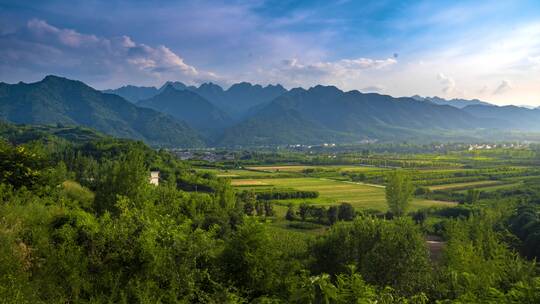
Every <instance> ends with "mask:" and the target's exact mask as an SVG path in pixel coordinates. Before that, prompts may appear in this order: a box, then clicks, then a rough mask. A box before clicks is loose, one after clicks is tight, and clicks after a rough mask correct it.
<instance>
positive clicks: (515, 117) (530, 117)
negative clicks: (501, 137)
mask: <svg viewBox="0 0 540 304" xmlns="http://www.w3.org/2000/svg"><path fill="white" fill-rule="evenodd" d="M463 110H464V111H465V112H467V113H469V114H471V115H474V116H476V117H480V118H484V119H490V120H498V121H501V122H504V125H503V126H504V128H506V129H515V130H522V131H540V109H538V108H536V109H528V108H524V107H517V106H502V107H499V106H492V105H488V106H486V105H471V106H467V107H465V108H463Z"/></svg>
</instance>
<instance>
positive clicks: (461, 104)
mask: <svg viewBox="0 0 540 304" xmlns="http://www.w3.org/2000/svg"><path fill="white" fill-rule="evenodd" d="M411 98H413V99H416V100H419V101H426V102H431V103H434V104H437V105H446V106H452V107H456V108H458V109H463V108H465V107H467V106H475V105H482V106H492V104H491V103H489V102H485V101H481V100H478V99H459V98H454V99H450V100H449V99H444V98H440V97H437V96H433V97H422V96H419V95H414V96H412V97H411Z"/></svg>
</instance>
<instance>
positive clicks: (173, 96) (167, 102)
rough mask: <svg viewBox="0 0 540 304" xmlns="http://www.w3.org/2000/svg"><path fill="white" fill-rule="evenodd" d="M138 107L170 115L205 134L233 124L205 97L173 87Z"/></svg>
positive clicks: (142, 102)
mask: <svg viewBox="0 0 540 304" xmlns="http://www.w3.org/2000/svg"><path fill="white" fill-rule="evenodd" d="M137 105H139V106H141V107H146V108H151V109H154V110H156V111H160V112H162V113H166V114H169V115H171V116H173V117H174V118H177V119H179V120H181V121H185V122H186V123H187V124H188V125H189V126H191V127H192V128H194V129H197V130H199V131H202V132H204V133H211V132H212V131H215V130H219V129H222V128H224V127H226V126H228V125H229V124H230V123H231V119H230V118H229V116H228V115H227V114H225V113H224V112H223V111H221V110H220V109H219V108H217V107H216V106H214V105H213V104H211V103H210V102H208V101H207V100H206V99H204V98H203V97H201V96H199V95H198V94H196V93H193V92H191V91H187V90H183V91H181V90H177V89H175V88H174V87H173V86H172V85H168V86H167V87H166V88H164V89H163V90H162V91H161V93H159V94H158V95H156V96H154V97H152V98H150V99H146V100H142V101H140V102H139V103H138V104H137Z"/></svg>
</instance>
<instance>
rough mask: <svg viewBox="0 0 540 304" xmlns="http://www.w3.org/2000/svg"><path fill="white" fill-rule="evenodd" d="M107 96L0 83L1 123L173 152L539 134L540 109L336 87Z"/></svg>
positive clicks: (134, 91) (169, 87)
mask: <svg viewBox="0 0 540 304" xmlns="http://www.w3.org/2000/svg"><path fill="white" fill-rule="evenodd" d="M107 92H114V94H113V93H104V92H100V91H97V90H95V89H93V88H91V87H89V86H87V85H86V84H84V83H82V82H80V81H75V80H69V79H66V78H62V77H57V76H47V77H45V78H44V79H43V80H42V81H39V82H36V83H30V84H26V83H18V84H5V83H0V120H5V121H8V122H13V123H19V124H48V125H51V124H62V125H74V126H84V127H90V128H94V129H96V130H99V131H101V132H104V133H106V134H109V135H113V136H117V137H126V138H135V139H140V140H144V141H146V142H148V143H150V144H151V145H154V146H166V147H202V146H204V145H206V146H260V145H282V144H319V143H324V142H332V143H356V142H361V141H364V140H366V139H369V140H379V141H404V140H407V141H423V142H426V141H432V140H460V139H463V138H476V139H482V137H481V136H480V137H478V135H474V132H477V131H482V130H486V131H489V133H490V134H498V133H497V132H499V133H500V132H503V131H504V132H506V131H512V132H513V131H520V132H529V131H534V132H540V109H528V108H524V107H517V106H502V107H499V106H495V105H491V104H489V103H485V102H482V101H479V100H444V99H441V98H435V97H432V98H420V97H418V96H413V97H400V98H395V97H392V96H388V95H381V94H376V93H361V92H359V91H348V92H344V91H342V90H340V89H338V88H336V87H334V86H322V85H318V86H315V87H312V88H309V89H303V88H294V89H291V90H286V89H284V88H283V87H282V86H280V85H273V86H266V87H263V86H260V85H253V84H250V83H239V84H235V85H232V86H231V87H230V88H228V89H226V90H224V89H223V88H221V87H220V86H218V85H216V84H212V83H205V84H202V85H200V86H199V87H195V86H187V85H185V84H183V83H181V82H167V83H166V84H164V85H163V86H162V87H160V88H155V87H135V86H125V87H122V88H119V89H116V90H109V91H107ZM117 94H118V95H117ZM122 96H124V97H125V98H123V97H122ZM127 98H129V99H130V100H131V101H128V100H127ZM448 104H451V105H448ZM474 136H476V137H474Z"/></svg>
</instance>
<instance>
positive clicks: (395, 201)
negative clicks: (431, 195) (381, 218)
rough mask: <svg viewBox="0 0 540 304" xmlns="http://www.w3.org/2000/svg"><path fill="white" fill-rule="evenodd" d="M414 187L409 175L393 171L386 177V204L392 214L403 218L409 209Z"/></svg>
mask: <svg viewBox="0 0 540 304" xmlns="http://www.w3.org/2000/svg"><path fill="white" fill-rule="evenodd" d="M413 191H414V187H413V184H412V180H411V177H410V175H408V174H407V173H405V172H403V171H397V170H396V171H393V172H391V173H389V174H388V176H387V183H386V202H387V203H388V208H389V209H390V211H391V212H392V214H394V215H396V216H403V215H404V214H405V212H406V211H407V208H408V207H409V202H410V201H411V199H412V194H413Z"/></svg>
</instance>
